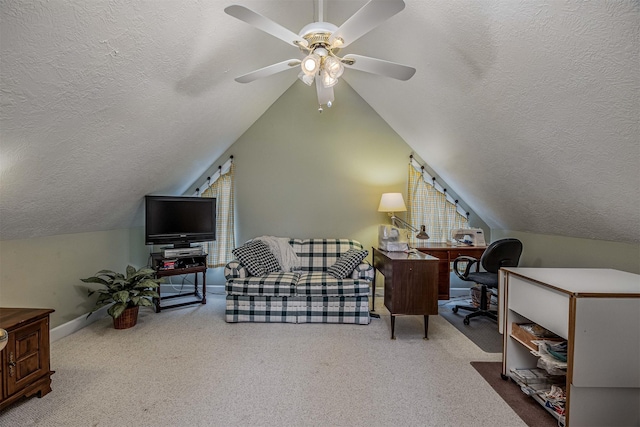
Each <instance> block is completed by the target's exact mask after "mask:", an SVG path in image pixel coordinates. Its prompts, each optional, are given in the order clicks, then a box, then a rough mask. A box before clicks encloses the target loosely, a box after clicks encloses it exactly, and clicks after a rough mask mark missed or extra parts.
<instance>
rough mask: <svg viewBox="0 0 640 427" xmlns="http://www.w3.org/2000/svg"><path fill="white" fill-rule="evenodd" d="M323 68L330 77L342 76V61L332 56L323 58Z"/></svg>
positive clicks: (337, 77)
mask: <svg viewBox="0 0 640 427" xmlns="http://www.w3.org/2000/svg"><path fill="white" fill-rule="evenodd" d="M324 69H325V70H326V71H327V74H329V76H331V78H333V79H336V80H337V79H339V78H340V76H342V73H344V65H342V62H340V61H339V60H338V59H336V58H334V57H333V56H328V57H326V58H325V59H324Z"/></svg>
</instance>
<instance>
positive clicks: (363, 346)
mask: <svg viewBox="0 0 640 427" xmlns="http://www.w3.org/2000/svg"><path fill="white" fill-rule="evenodd" d="M207 300H208V303H207V305H205V306H202V305H195V306H188V307H183V308H178V309H172V310H167V311H163V312H162V313H159V314H155V313H152V312H151V311H150V310H141V316H140V319H139V322H138V325H137V326H136V327H134V328H132V329H128V330H114V329H113V328H112V325H111V319H110V318H104V319H101V320H99V321H97V322H95V323H93V324H92V325H91V326H89V327H87V328H85V329H82V330H81V331H78V332H76V333H75V334H73V335H71V336H69V337H66V338H63V339H61V340H59V341H57V342H54V343H53V344H52V348H51V357H52V369H53V370H55V371H56V373H55V374H54V375H53V384H52V387H53V391H52V392H51V393H49V394H48V395H47V396H45V397H44V398H42V399H38V398H32V399H28V400H26V401H23V402H21V403H19V404H17V405H15V406H12V407H10V408H9V409H7V410H6V411H4V412H3V413H1V414H0V425H2V426H31V425H37V426H509V427H517V426H525V424H524V423H523V422H522V421H521V419H520V418H519V417H518V416H517V415H516V414H515V413H514V412H513V410H511V408H510V407H509V406H508V405H507V403H505V402H504V401H503V400H502V398H500V396H499V395H498V394H497V393H496V392H495V391H494V390H493V389H492V388H491V386H490V385H489V384H487V382H486V381H485V380H484V379H483V378H482V376H481V375H480V374H479V373H478V372H477V371H476V370H475V369H474V368H473V367H472V366H471V365H470V362H471V361H496V360H500V359H499V358H500V355H499V354H490V353H484V352H483V351H481V350H480V349H479V348H478V347H477V346H476V345H474V344H473V343H472V342H471V341H469V339H467V338H466V337H465V336H464V335H462V334H461V333H460V332H459V331H457V330H456V329H455V328H454V327H453V326H451V325H450V324H449V323H448V322H447V321H446V320H444V319H442V318H441V317H439V316H432V317H431V318H430V319H431V320H430V327H429V337H430V340H428V341H425V340H423V339H422V333H423V326H422V317H421V316H407V317H398V318H397V320H396V336H397V340H393V341H392V340H390V339H389V333H390V321H389V316H388V313H386V314H385V312H384V311H383V309H382V308H379V312H381V313H383V315H382V318H380V319H372V323H371V324H370V325H367V326H362V325H322V324H302V325H290V324H259V323H240V324H228V323H225V322H224V318H223V316H224V297H223V296H222V295H208V298H207ZM376 302H377V301H376ZM470 390H472V391H470Z"/></svg>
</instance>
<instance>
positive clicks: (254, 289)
mask: <svg viewBox="0 0 640 427" xmlns="http://www.w3.org/2000/svg"><path fill="white" fill-rule="evenodd" d="M298 277H299V274H298V273H283V272H278V273H269V274H267V275H264V276H259V277H255V276H249V277H245V278H244V279H231V280H227V284H226V286H225V289H226V291H227V295H263V296H281V297H283V296H284V297H289V296H294V295H295V294H296V283H297V282H298Z"/></svg>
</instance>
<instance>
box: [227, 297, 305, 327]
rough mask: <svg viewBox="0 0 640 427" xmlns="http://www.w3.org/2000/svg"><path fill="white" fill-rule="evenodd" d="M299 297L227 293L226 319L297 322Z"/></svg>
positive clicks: (232, 320)
mask: <svg viewBox="0 0 640 427" xmlns="http://www.w3.org/2000/svg"><path fill="white" fill-rule="evenodd" d="M300 304H301V301H300V299H299V298H296V297H294V298H286V297H284V298H283V297H267V296H261V297H259V296H247V295H227V302H226V310H225V321H227V322H228V323H236V322H275V323H296V322H297V321H298V312H299V311H300Z"/></svg>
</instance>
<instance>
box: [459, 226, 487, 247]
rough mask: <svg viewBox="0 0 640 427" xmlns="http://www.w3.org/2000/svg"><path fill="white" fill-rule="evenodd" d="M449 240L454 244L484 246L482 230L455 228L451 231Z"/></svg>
mask: <svg viewBox="0 0 640 427" xmlns="http://www.w3.org/2000/svg"><path fill="white" fill-rule="evenodd" d="M451 239H452V240H453V241H454V242H456V243H463V244H466V245H471V246H486V245H487V244H486V243H485V241H484V231H483V230H482V228H455V229H453V230H451Z"/></svg>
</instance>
